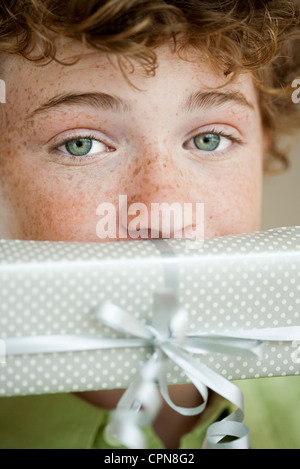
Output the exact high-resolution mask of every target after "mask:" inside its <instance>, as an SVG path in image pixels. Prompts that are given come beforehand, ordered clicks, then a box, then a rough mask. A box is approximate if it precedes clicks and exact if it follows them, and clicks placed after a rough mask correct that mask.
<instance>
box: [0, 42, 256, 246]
mask: <svg viewBox="0 0 300 469" xmlns="http://www.w3.org/2000/svg"><path fill="white" fill-rule="evenodd" d="M80 47H81V46H79V45H78V44H77V43H75V42H73V41H71V40H65V41H64V42H62V43H61V46H60V50H59V51H60V52H59V56H58V57H59V58H60V59H62V60H65V59H66V58H69V57H71V56H73V55H74V54H76V53H77V52H78V50H79V49H80ZM157 54H158V69H157V72H156V76H155V77H148V78H147V77H145V75H144V74H143V72H142V69H141V67H140V66H138V65H136V68H135V73H134V74H131V75H129V78H130V80H131V81H132V83H133V84H134V85H135V86H136V87H137V88H139V90H137V89H135V88H133V87H132V86H130V85H129V84H128V83H127V82H126V80H125V78H124V77H123V75H122V73H121V71H120V70H119V69H118V68H117V67H116V66H113V63H112V62H111V61H109V60H108V59H107V58H106V56H105V55H104V54H102V53H100V52H98V51H95V50H92V49H87V50H86V54H85V56H84V58H83V59H81V60H80V61H79V62H78V63H77V64H76V65H72V66H64V65H60V64H58V63H56V62H52V63H50V64H48V65H46V66H44V67H39V66H37V65H35V64H34V63H33V62H29V61H27V60H25V59H23V58H21V57H17V56H13V57H8V58H7V59H6V60H5V61H4V63H3V68H4V70H3V73H2V76H1V78H3V79H4V80H5V82H6V87H7V95H6V104H2V105H1V106H2V107H3V108H2V111H3V123H2V145H1V147H2V151H1V154H0V214H1V223H0V230H2V231H0V236H2V237H10V238H18V239H36V240H52V241H56V240H62V241H71V240H75V241H100V240H99V237H98V236H97V234H96V226H97V223H98V221H99V215H97V214H96V210H97V207H98V205H99V204H100V203H102V202H111V203H112V204H114V205H115V206H116V207H117V208H118V201H119V195H127V201H128V205H130V204H132V203H134V202H142V203H144V204H145V205H146V206H147V208H148V210H149V213H150V210H151V203H153V202H167V203H173V202H179V203H180V204H181V205H182V206H183V204H184V203H197V202H200V203H204V207H205V237H212V236H222V235H226V234H234V233H242V232H250V231H255V230H257V229H259V224H260V205H261V186H262V174H263V149H264V144H263V132H262V125H261V119H260V112H259V106H258V102H257V97H256V92H255V89H254V85H253V83H252V79H251V76H250V75H246V74H245V75H241V76H240V77H239V78H238V80H237V81H236V82H235V83H231V84H226V85H225V86H224V87H221V88H218V89H217V87H218V86H220V85H223V84H224V83H225V80H224V78H223V77H222V75H221V73H218V72H216V71H213V70H212V69H211V68H210V66H209V65H208V63H207V60H206V59H205V57H204V56H203V60H198V61H197V63H196V61H193V62H191V61H184V60H182V59H180V58H179V57H178V56H177V55H174V54H172V53H171V52H170V51H169V49H168V48H167V47H166V46H164V47H161V48H159V49H158V50H157ZM66 95H67V96H66ZM71 95H72V96H71ZM75 95H76V96H75ZM62 97H64V98H65V99H64V102H63V103H62V102H61V98H62ZM45 103H47V104H46V105H45ZM117 213H118V212H117ZM129 221H130V217H128V222H129ZM117 222H118V220H117ZM148 222H149V220H148V219H147V220H146V219H145V220H144V222H143V226H141V228H145V229H147V228H150V225H149V224H148ZM125 228H126V227H125ZM181 228H182V226H176V222H175V226H173V227H172V230H173V231H172V230H171V233H173V235H174V236H176V231H177V230H180V229H181ZM117 232H118V230H117Z"/></svg>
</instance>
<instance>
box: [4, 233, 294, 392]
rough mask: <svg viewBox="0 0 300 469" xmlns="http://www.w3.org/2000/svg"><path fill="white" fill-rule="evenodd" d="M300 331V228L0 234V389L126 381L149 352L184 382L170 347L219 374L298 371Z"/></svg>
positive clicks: (186, 377) (59, 388)
mask: <svg viewBox="0 0 300 469" xmlns="http://www.w3.org/2000/svg"><path fill="white" fill-rule="evenodd" d="M197 242H198V245H197ZM188 243H190V244H188ZM192 243H194V245H193V244H192ZM299 326H300V227H288V228H278V229H272V230H268V231H265V232H256V233H249V234H242V235H231V236H224V237H220V238H210V239H206V240H204V242H203V243H199V240H195V241H192V240H191V241H188V240H186V239H172V240H167V239H156V240H154V239H153V240H151V239H147V240H140V241H135V242H126V241H124V242H119V243H115V242H111V243H89V244H85V243H64V242H40V241H15V240H1V241H0V396H13V395H27V394H41V393H54V392H73V391H84V390H96V389H108V388H123V387H125V388H127V387H128V386H129V384H130V383H131V382H132V381H133V380H134V379H135V378H136V376H137V374H138V373H139V370H140V369H141V368H142V367H143V365H144V364H145V363H146V362H147V361H148V362H149V360H151V357H153V356H154V355H155V354H156V357H157V356H158V355H159V356H160V358H161V359H162V360H163V363H164V368H163V370H164V376H165V378H166V380H167V382H168V383H172V384H175V383H183V382H187V381H190V378H191V374H189V373H188V372H187V370H186V369H184V368H185V367H184V366H183V367H182V366H181V362H180V360H177V359H176V357H175V359H174V360H173V355H172V353H174V354H175V353H177V354H178V356H179V355H180V356H181V357H183V358H184V360H186V361H188V360H189V357H190V360H191V363H192V364H193V366H194V367H197V363H198V364H199V367H201V366H205V369H210V370H213V371H214V372H216V373H217V374H218V375H219V376H221V377H223V378H227V380H232V379H243V378H250V377H262V376H284V375H297V374H299V372H300V333H299Z"/></svg>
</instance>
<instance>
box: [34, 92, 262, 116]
mask: <svg viewBox="0 0 300 469" xmlns="http://www.w3.org/2000/svg"><path fill="white" fill-rule="evenodd" d="M230 103H231V104H238V105H241V106H244V107H248V108H250V109H254V106H253V105H252V104H251V103H250V102H249V101H248V100H247V98H246V96H245V95H243V94H242V93H240V92H239V91H198V92H196V93H192V94H191V95H189V96H188V98H187V99H186V101H185V102H184V103H183V105H182V106H181V110H182V111H184V112H192V111H194V110H199V109H207V108H209V107H220V106H222V105H224V104H230ZM66 105H68V106H78V105H81V106H82V105H84V106H89V107H92V108H94V109H97V110H99V109H102V110H104V111H105V110H110V111H113V112H117V113H127V112H129V111H130V110H131V105H130V103H129V102H128V101H125V100H123V99H121V98H119V97H117V96H112V95H110V94H107V93H99V92H97V93H65V94H60V95H58V96H55V97H53V98H51V99H50V100H49V101H47V102H45V103H43V104H42V105H41V106H40V107H38V108H37V109H35V110H34V111H32V112H31V113H30V114H29V115H28V116H27V118H26V120H28V119H32V118H33V117H34V116H36V115H38V114H44V113H46V112H47V111H51V110H55V109H57V108H59V107H61V106H66Z"/></svg>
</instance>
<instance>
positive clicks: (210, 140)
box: [194, 134, 221, 151]
mask: <svg viewBox="0 0 300 469" xmlns="http://www.w3.org/2000/svg"><path fill="white" fill-rule="evenodd" d="M220 143H221V136H220V135H217V134H199V135H197V136H196V137H195V138H194V144H195V146H196V147H197V148H198V150H202V151H214V150H216V149H217V148H218V147H219V145H220Z"/></svg>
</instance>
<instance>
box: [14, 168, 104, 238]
mask: <svg viewBox="0 0 300 469" xmlns="http://www.w3.org/2000/svg"><path fill="white" fill-rule="evenodd" d="M12 166H13V168H12V167H11V168H10V169H11V170H10V171H6V172H5V175H6V198H7V199H8V201H9V204H10V206H11V208H12V211H13V218H14V220H15V226H16V227H17V228H16V229H15V230H14V232H15V235H14V237H15V238H19V239H34V240H43V241H44V240H49V241H91V242H92V241H97V240H98V238H97V237H96V224H97V221H98V217H97V216H96V208H97V206H98V204H99V202H100V198H101V190H104V191H105V186H102V187H100V188H99V184H95V183H94V184H88V183H86V182H85V180H84V178H82V177H78V175H77V177H74V176H71V175H66V174H65V175H64V176H63V177H62V176H59V177H58V176H57V174H55V173H56V171H55V170H54V171H52V172H51V169H50V170H49V167H48V170H47V171H46V170H45V169H41V168H39V167H38V166H35V165H32V166H28V165H26V167H24V165H23V164H22V163H21V162H18V161H15V162H14V164H13V165H12Z"/></svg>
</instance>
